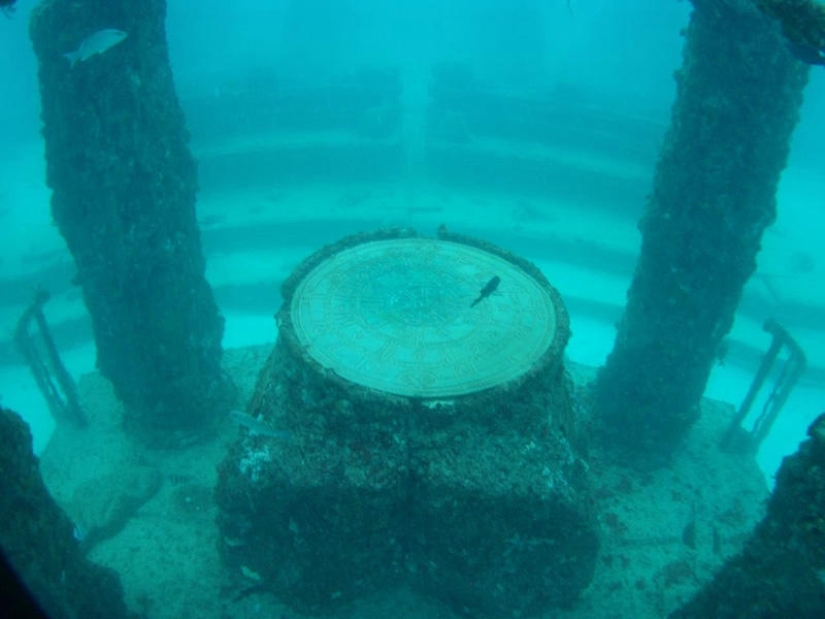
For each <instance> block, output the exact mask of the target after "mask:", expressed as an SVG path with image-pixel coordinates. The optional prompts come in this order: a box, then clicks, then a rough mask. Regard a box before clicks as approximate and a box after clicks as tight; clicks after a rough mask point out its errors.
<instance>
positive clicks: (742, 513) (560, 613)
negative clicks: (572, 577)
mask: <svg viewBox="0 0 825 619" xmlns="http://www.w3.org/2000/svg"><path fill="white" fill-rule="evenodd" d="M270 350H271V346H268V345H267V346H257V347H249V348H240V349H232V350H228V351H226V353H225V357H224V365H225V368H226V370H227V371H228V372H229V373H230V374H231V375H232V377H233V379H234V380H235V382H236V384H237V385H238V387H239V389H240V394H241V398H242V399H241V401H242V402H246V401H247V400H248V398H249V397H250V396H251V394H252V391H253V389H254V384H255V380H256V378H257V374H258V370H259V368H260V367H261V366H262V365H263V362H264V359H265V358H266V356H267V355H268V354H269V352H270ZM568 370H569V371H570V373H571V375H572V378H573V380H574V382H575V384H576V385H577V386H581V385H584V384H586V383H587V382H588V381H589V380H591V379H592V377H593V372H594V371H593V370H592V368H587V367H584V366H578V365H575V364H572V363H568ZM78 389H79V393H80V397H81V402H82V405H83V408H84V410H85V411H86V412H87V414H88V416H89V418H90V424H89V426H88V427H87V428H84V429H77V428H73V427H70V426H61V425H59V426H58V428H57V430H56V431H55V433H54V435H53V437H52V439H51V441H50V443H49V445H48V446H47V448H46V449H45V451H44V453H43V454H42V457H41V469H42V472H43V477H44V479H45V481H46V484H47V486H48V487H49V489H50V491H51V492H52V494H53V495H54V497H55V498H56V500H57V501H58V503H59V504H60V505H61V506H62V507H63V508H64V509H65V510H66V511H67V512H68V513H69V515H70V516H71V517H73V519H74V520H75V521H76V522H78V520H84V521H85V522H78V534H79V535H81V536H82V535H84V534H85V533H86V529H87V528H89V527H95V526H101V525H100V522H107V523H108V522H109V521H111V520H112V519H115V520H119V522H116V523H115V526H116V528H117V529H118V530H117V532H116V533H115V534H114V535H112V536H111V537H108V538H106V539H103V540H102V541H100V542H99V543H97V544H96V545H94V546H93V547H92V548H91V550H90V552H89V557H90V559H92V560H93V561H95V562H97V563H100V564H102V565H106V566H108V567H111V568H113V569H115V570H116V571H117V572H118V573H119V574H120V577H121V580H122V582H123V586H124V590H125V594H126V601H127V604H128V605H129V607H130V608H131V609H133V610H135V611H137V612H139V613H141V614H142V615H144V616H145V617H146V618H147V619H189V618H191V619H195V618H197V619H227V618H238V619H247V618H252V617H268V618H276V619H290V618H297V617H307V615H304V614H300V613H297V612H295V611H293V610H291V609H290V608H288V607H287V606H285V605H283V604H282V603H280V602H279V600H278V599H277V598H276V597H275V596H274V595H272V594H269V593H265V592H262V593H250V594H248V595H244V596H239V595H238V594H239V592H241V591H244V590H245V589H249V588H250V587H252V586H253V585H254V584H255V583H254V581H250V580H249V579H248V578H246V577H245V576H244V574H241V573H235V570H230V569H229V568H227V567H225V566H224V565H223V564H222V562H221V560H220V557H219V553H218V547H219V542H220V532H219V530H218V527H217V525H216V516H217V507H216V506H215V503H214V501H213V488H214V486H215V483H216V481H217V466H218V464H219V463H220V462H221V461H222V459H223V458H224V455H225V453H226V451H227V448H228V446H229V445H230V444H231V443H232V442H233V441H235V440H237V439H238V437H239V436H240V433H241V430H240V429H239V428H238V426H237V424H235V423H234V422H232V421H230V420H229V419H227V421H226V423H225V424H224V426H223V427H222V428H221V432H220V433H219V435H218V436H217V437H216V438H215V439H214V440H212V441H211V442H209V443H205V444H200V445H196V446H193V447H190V448H188V449H185V450H164V451H160V450H150V449H147V448H145V447H143V446H142V445H140V444H138V443H136V442H135V441H134V440H133V439H132V438H131V437H130V436H129V435H127V434H125V433H124V432H123V430H122V424H121V416H122V409H121V406H120V405H119V403H118V402H117V400H116V398H115V397H114V394H113V391H112V389H111V386H110V385H109V383H108V382H107V381H106V380H105V379H104V378H102V377H101V376H100V375H99V374H97V373H91V374H86V375H84V376H83V377H82V378H81V380H80V381H79V384H78ZM733 412H734V411H733V408H732V407H731V406H730V405H727V404H722V403H718V402H714V401H709V400H706V401H705V402H704V403H703V410H702V417H701V419H700V421H699V422H698V423H697V424H696V425H695V427H694V428H693V430H692V431H691V433H690V435H689V437H688V440H687V441H686V442H685V444H684V445H683V447H682V448H681V449H680V450H679V452H678V453H677V454H675V455H674V459H673V463H672V466H670V467H668V468H665V469H660V470H658V471H654V472H649V473H639V472H638V471H634V470H631V469H625V468H621V467H616V466H613V465H610V464H608V463H606V462H605V461H604V460H603V459H602V458H600V457H599V454H598V453H591V454H590V456H589V458H588V462H589V464H590V470H591V474H592V480H593V486H594V496H595V500H596V501H597V505H598V510H599V514H600V516H599V520H600V525H601V536H602V539H601V549H600V552H599V556H598V558H597V564H596V571H595V575H594V578H593V581H592V583H591V585H590V586H589V587H588V588H587V589H586V590H585V591H584V592H583V593H582V595H581V596H580V598H579V600H578V601H577V603H576V604H575V606H574V607H573V608H570V609H564V610H556V611H551V612H548V613H546V614H545V615H544V616H545V617H559V618H564V619H584V618H589V619H590V618H603V617H604V618H611V617H615V618H620V617H634V618H636V619H647V618H661V617H665V616H667V614H668V613H669V612H671V611H672V610H674V609H675V608H677V607H678V606H679V605H680V604H681V603H682V602H684V601H685V600H687V599H688V598H689V597H690V596H691V595H692V593H693V592H694V591H696V590H697V588H698V587H699V586H701V584H702V583H703V582H705V581H706V580H707V579H709V578H710V577H711V576H712V574H713V572H714V570H716V569H717V568H718V567H719V566H720V565H721V564H722V562H723V561H724V559H725V558H726V557H728V556H730V555H731V554H734V553H735V552H737V551H738V550H739V549H740V548H741V546H742V544H743V542H744V541H745V540H746V539H747V536H748V534H749V532H750V530H751V529H752V527H753V525H754V524H755V523H756V522H757V521H758V520H759V519H760V518H761V516H762V514H763V511H764V505H765V500H766V499H767V497H768V490H767V488H766V487H765V481H764V477H763V474H762V473H761V471H760V470H759V468H758V467H757V465H756V462H755V460H754V459H753V458H744V457H741V456H734V455H730V454H726V453H723V452H721V451H720V450H719V448H718V447H717V445H718V441H719V439H720V437H721V436H722V435H723V434H724V432H725V430H726V429H727V426H728V424H729V423H730V419H731V417H732V416H733ZM147 470H148V471H152V472H155V471H157V472H159V473H160V478H161V483H160V486H159V489H157V491H156V492H154V493H153V494H152V495H151V497H150V498H148V499H145V498H144V497H138V498H134V497H131V498H130V497H129V494H128V493H129V492H130V490H131V489H132V487H135V486H139V484H135V483H133V482H131V480H132V479H134V476H138V477H139V476H140V475H141V474H143V473H142V472H145V471H147ZM154 474H155V475H156V473H154ZM90 492H94V502H93V499H92V497H91V496H90V494H89V493H90ZM124 496H125V497H126V498H124ZM90 506H94V507H95V509H94V510H93V509H91V507H90ZM96 519H97V520H96ZM107 526H108V525H107ZM276 560H277V557H273V561H276ZM325 616H326V617H331V618H333V619H339V618H340V619H343V618H348V619H352V618H362V619H378V618H381V619H386V617H388V616H395V617H404V618H409V619H416V618H422V619H423V618H425V617H426V618H444V619H449V618H452V617H457V615H455V614H454V613H453V612H452V611H451V610H450V609H449V608H447V607H446V606H444V605H443V604H441V603H440V602H438V601H437V600H432V599H427V598H423V597H421V596H418V595H416V594H415V593H414V592H411V591H408V590H406V589H394V590H390V591H384V592H381V593H377V594H374V595H372V596H369V597H366V598H363V599H361V600H359V601H357V602H355V603H352V604H349V605H346V606H343V607H341V608H339V609H338V610H336V611H334V612H333V613H331V614H327V615H325Z"/></svg>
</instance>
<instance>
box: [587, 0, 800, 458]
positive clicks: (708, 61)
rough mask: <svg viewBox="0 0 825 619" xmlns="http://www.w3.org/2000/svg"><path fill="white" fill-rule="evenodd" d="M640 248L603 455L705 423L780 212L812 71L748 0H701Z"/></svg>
mask: <svg viewBox="0 0 825 619" xmlns="http://www.w3.org/2000/svg"><path fill="white" fill-rule="evenodd" d="M694 6H695V8H694V11H693V14H692V15H691V18H690V24H689V26H688V28H687V30H686V33H685V48H684V55H683V65H682V68H681V69H680V70H679V71H678V73H677V74H676V80H677V87H678V92H677V97H676V101H675V103H674V106H673V112H672V120H671V127H670V130H669V132H668V134H667V137H666V139H665V143H664V146H663V147H662V152H661V155H660V157H659V162H658V165H657V168H656V176H655V179H654V185H653V191H652V193H651V196H650V199H649V203H648V206H647V212H646V213H645V215H644V217H643V218H642V221H641V222H640V224H639V226H640V229H641V232H642V238H643V242H642V249H641V255H640V257H639V262H638V265H637V267H636V273H635V275H634V279H633V282H632V284H631V287H630V290H629V292H628V302H627V307H626V308H625V313H624V316H623V318H622V320H621V323H620V324H619V331H618V335H617V338H616V343H615V346H614V349H613V351H612V353H611V354H610V357H609V358H608V360H607V364H606V366H605V367H604V368H603V369H602V370H601V372H600V374H599V376H598V379H597V381H596V386H595V400H594V403H595V407H596V413H597V415H598V417H599V418H600V421H599V424H600V428H599V429H600V430H601V431H603V438H604V443H605V446H607V447H608V448H611V449H615V450H617V451H618V452H620V453H621V455H622V457H624V456H626V457H627V458H629V459H631V460H635V461H637V463H640V464H656V463H661V462H662V461H664V460H666V459H667V457H668V455H669V454H670V453H671V452H672V450H673V449H674V447H675V446H676V445H677V444H678V443H679V442H680V441H681V440H682V438H683V437H684V436H685V434H686V433H687V432H688V430H689V429H690V427H691V425H692V424H693V422H694V421H695V420H696V419H697V417H698V416H699V403H700V400H701V397H702V393H703V392H704V389H705V384H706V382H707V379H708V375H709V374H710V370H711V368H712V366H713V363H714V360H715V359H716V355H717V350H718V348H719V345H720V342H721V340H722V338H723V337H724V335H725V334H726V333H727V332H728V331H729V329H730V327H731V324H732V323H733V318H734V311H735V310H736V306H737V304H738V303H739V298H740V295H741V293H742V288H743V287H744V285H745V283H746V282H747V280H748V278H749V277H750V276H751V275H752V273H753V271H754V269H755V267H756V255H757V253H758V251H759V247H760V241H761V238H762V233H763V232H764V230H765V228H766V227H767V226H769V225H770V224H771V223H772V222H773V220H774V218H775V216H776V197H775V194H776V186H777V182H778V180H779V175H780V173H781V171H782V169H783V168H784V166H785V162H786V159H787V155H788V149H789V140H790V137H791V133H792V131H793V128H794V126H795V125H796V122H797V119H798V112H799V106H800V104H801V102H802V91H803V89H804V87H805V84H806V81H807V75H808V70H807V67H806V66H804V65H803V64H801V63H800V62H798V61H797V60H796V59H794V58H793V57H792V56H791V55H790V53H789V52H788V47H787V45H786V41H785V40H784V39H783V38H782V36H781V33H780V29H779V27H778V25H777V24H775V23H774V22H773V21H771V20H770V19H768V18H767V17H766V16H764V15H763V14H761V13H760V12H759V11H758V10H757V9H756V8H755V7H754V6H753V5H752V3H750V2H718V1H716V0H694Z"/></svg>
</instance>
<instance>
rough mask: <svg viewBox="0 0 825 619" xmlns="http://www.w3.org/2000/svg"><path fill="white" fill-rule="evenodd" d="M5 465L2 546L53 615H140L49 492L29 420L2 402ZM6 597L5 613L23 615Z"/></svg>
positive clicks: (0, 497) (105, 618)
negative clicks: (76, 534)
mask: <svg viewBox="0 0 825 619" xmlns="http://www.w3.org/2000/svg"><path fill="white" fill-rule="evenodd" d="M0 470H1V471H3V474H2V475H0V522H2V523H3V526H2V527H0V547H2V549H3V556H4V558H5V559H6V560H8V561H9V563H11V565H12V567H13V568H14V570H15V572H16V573H17V575H18V576H19V577H20V579H21V580H22V581H23V583H24V584H25V585H26V587H27V588H28V590H29V591H30V592H31V594H32V595H33V596H34V598H35V599H36V600H37V603H38V605H39V606H40V607H41V608H42V609H43V611H44V612H46V613H47V614H48V616H49V617H51V618H52V619H71V618H74V617H85V618H87V619H126V618H127V617H132V616H134V615H132V614H131V613H129V612H128V611H127V609H126V604H125V603H124V601H123V587H122V585H121V582H120V577H119V576H118V575H117V572H115V571H114V570H112V569H110V568H107V567H103V566H100V565H97V564H95V563H92V562H91V561H89V560H88V559H86V557H85V556H84V555H83V553H82V552H81V550H80V546H79V544H78V542H77V539H75V537H74V536H73V533H72V529H73V525H72V522H71V521H70V520H69V518H68V517H67V516H66V514H65V513H64V512H63V510H62V509H60V507H58V505H57V503H55V502H54V499H52V497H51V496H50V495H49V491H48V490H47V489H46V486H45V485H44V484H43V479H42V478H41V477H40V469H39V462H38V460H37V458H36V457H35V456H34V454H33V453H32V437H31V433H30V432H29V428H28V426H27V425H26V423H25V422H24V421H23V420H22V419H21V418H20V417H19V416H18V415H17V414H16V413H15V412H13V411H11V410H8V409H5V408H2V407H0ZM6 584H7V583H6V582H3V585H6ZM2 600H3V610H4V613H3V615H4V616H7V617H11V616H17V615H16V614H15V613H14V612H13V610H10V609H9V607H7V606H6V604H7V603H8V597H7V590H6V589H3V590H2ZM12 608H13V607H12ZM15 610H18V609H15ZM19 616H24V615H19ZM25 616H29V615H25ZM44 616H45V615H44Z"/></svg>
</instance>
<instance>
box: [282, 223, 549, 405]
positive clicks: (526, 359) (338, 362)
mask: <svg viewBox="0 0 825 619" xmlns="http://www.w3.org/2000/svg"><path fill="white" fill-rule="evenodd" d="M494 276H498V277H499V278H500V280H501V281H500V283H499V285H498V288H497V289H496V290H495V291H494V292H493V293H492V294H490V295H489V296H488V297H486V298H484V299H483V300H482V301H480V302H479V303H478V304H477V305H475V306H474V307H470V305H471V303H472V302H473V301H474V300H475V299H476V298H477V297H478V296H479V293H480V292H481V289H482V288H484V286H485V285H486V284H487V282H489V281H490V279H491V278H492V277H494ZM290 312H291V316H292V322H293V325H294V328H295V332H296V335H297V337H298V341H299V342H300V343H301V345H303V346H304V347H305V349H306V351H307V353H308V354H309V355H310V356H311V357H313V358H314V359H315V360H316V361H318V362H319V363H320V364H321V366H322V367H324V368H327V369H329V370H332V371H334V372H335V373H336V374H338V375H339V376H340V377H341V378H344V379H346V380H349V381H351V382H354V383H358V384H361V385H364V386H367V387H370V388H373V389H377V390H380V391H386V392H388V393H393V394H397V395H403V396H412V397H423V398H443V397H449V396H458V395H463V394H468V393H473V392H476V391H481V390H483V389H487V388H490V387H494V386H496V385H499V384H502V383H505V382H507V381H509V380H512V379H514V378H517V377H518V376H520V375H522V374H524V373H525V372H527V371H528V370H529V369H530V368H531V367H532V366H533V364H534V363H535V362H536V361H537V360H538V359H539V357H541V356H542V354H544V352H545V351H546V350H547V348H548V347H549V346H550V344H551V343H552V341H553V337H554V334H555V330H556V313H555V307H554V305H553V301H552V298H551V297H550V295H549V294H548V292H547V290H546V289H545V288H544V287H543V286H542V285H541V284H539V283H538V282H537V281H536V280H534V279H533V278H532V277H530V276H529V275H528V274H527V273H525V272H524V271H522V270H521V269H519V268H518V267H517V266H516V265H514V264H512V263H511V262H508V261H507V260H505V259H503V258H501V257H499V256H496V255H495V254H491V253H488V252H486V251H483V250H481V249H478V248H475V247H472V246H469V245H464V244H460V243H454V242H449V241H439V240H435V239H422V238H410V239H392V240H384V241H372V242H368V243H363V244H361V245H356V246H355V247H351V248H348V249H345V250H343V251H341V252H339V253H337V254H335V255H334V256H331V257H330V258H327V259H326V260H325V261H324V262H322V263H321V264H319V265H318V266H317V267H315V268H314V269H313V270H312V271H310V272H309V273H308V274H307V276H306V277H305V278H304V279H303V280H302V281H301V283H300V284H299V286H298V288H297V289H296V291H295V294H294V296H293V298H292V305H291V307H290Z"/></svg>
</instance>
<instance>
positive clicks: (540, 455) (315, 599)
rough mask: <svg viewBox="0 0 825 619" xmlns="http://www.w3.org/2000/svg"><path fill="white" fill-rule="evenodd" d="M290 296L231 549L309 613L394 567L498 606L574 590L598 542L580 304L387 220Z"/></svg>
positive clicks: (467, 245) (248, 438)
mask: <svg viewBox="0 0 825 619" xmlns="http://www.w3.org/2000/svg"><path fill="white" fill-rule="evenodd" d="M282 294H283V297H284V304H283V306H282V308H281V310H280V311H279V312H278V316H277V318H278V322H279V325H280V328H279V337H278V341H277V343H276V345H275V348H274V350H273V351H272V353H271V355H270V357H269V359H268V360H267V362H266V364H265V365H264V367H263V368H262V370H261V372H260V375H259V377H258V382H257V387H256V389H255V393H254V395H253V396H252V399H251V401H250V404H249V406H248V410H249V413H250V417H251V419H254V422H253V421H251V420H250V421H249V422H248V423H247V424H246V425H248V426H249V427H250V432H249V433H244V436H242V437H241V438H240V439H238V441H237V442H236V443H235V444H234V445H233V446H232V448H231V450H230V453H229V455H228V457H227V458H226V459H225V460H224V462H223V463H222V465H221V467H220V470H219V482H218V487H217V492H216V498H217V501H218V505H219V508H220V510H221V512H220V516H219V520H218V523H219V526H220V529H221V534H222V543H221V548H220V549H221V553H222V555H223V556H224V559H225V560H226V562H227V564H228V565H229V566H230V567H231V568H233V569H235V570H242V571H244V573H245V574H247V575H250V574H254V577H255V578H257V579H258V580H259V581H260V583H261V585H262V586H263V587H265V588H267V589H269V590H271V591H273V592H275V593H276V594H277V595H278V596H279V597H280V598H281V599H283V600H284V602H286V603H287V604H289V605H291V606H294V607H296V608H299V609H302V610H304V611H317V610H321V609H325V608H329V607H332V606H335V605H339V604H341V603H345V602H349V601H351V600H353V599H354V598H355V597H357V596H361V595H365V594H368V593H371V592H373V591H375V590H376V589H378V588H380V587H384V586H388V585H394V584H398V583H403V584H406V585H408V586H412V587H413V588H415V589H417V590H419V591H422V592H424V593H428V594H431V595H433V596H434V597H437V598H439V599H441V600H443V601H444V602H445V603H447V604H449V605H450V606H451V607H453V608H454V609H456V610H457V611H461V609H470V610H471V611H472V612H481V613H484V614H485V615H491V616H513V615H520V614H522V613H529V614H532V613H536V612H539V611H542V610H544V609H546V608H552V607H558V606H565V605H569V604H570V603H571V602H572V601H573V600H574V599H575V598H576V596H577V595H578V594H579V592H580V591H581V590H583V589H584V588H585V587H586V586H587V584H588V583H589V582H590V579H591V578H592V574H593V570H594V564H595V557H596V553H597V550H598V545H599V540H598V534H597V525H596V521H595V513H594V511H593V502H592V500H591V497H590V485H589V480H588V476H587V468H588V467H587V465H586V464H585V462H584V460H582V458H581V456H580V451H579V436H578V433H579V432H580V431H581V428H579V427H578V420H577V419H576V416H575V414H574V412H573V404H572V399H571V393H570V389H571V385H570V382H569V378H568V377H567V375H566V373H565V370H564V366H563V364H562V356H563V352H564V347H565V345H566V343H567V340H568V337H569V327H568V319H567V313H566V310H565V308H564V305H563V303H562V301H561V298H560V297H559V295H558V293H557V292H556V291H555V289H554V288H553V287H552V286H550V284H549V283H548V282H547V280H546V279H545V278H544V277H543V276H542V275H541V273H540V272H539V271H538V269H537V268H536V267H535V266H533V265H532V264H530V263H529V262H527V261H525V260H522V259H520V258H518V257H516V256H514V255H512V254H510V253H509V252H506V251H504V250H501V249H499V248H497V247H495V246H492V245H490V244H487V243H483V242H479V241H475V240H473V239H469V238H466V237H463V236H460V235H455V234H450V233H449V232H447V231H446V230H444V229H443V228H442V229H441V230H440V231H439V235H438V238H435V239H433V238H423V237H420V236H418V235H417V234H415V233H414V232H413V231H410V230H403V229H399V230H387V231H381V232H376V233H373V234H362V235H356V236H354V237H348V238H345V239H343V240H342V241H340V242H338V243H336V244H334V245H331V246H327V247H325V248H323V249H322V250H320V251H318V252H317V253H315V254H313V255H312V256H310V257H309V258H307V259H306V260H305V261H304V262H303V263H302V264H301V265H299V266H298V268H297V269H296V270H295V271H294V273H293V275H292V276H291V277H290V278H289V279H288V280H287V281H286V282H285V283H284V285H283V289H282ZM261 424H266V426H268V427H269V428H270V430H263V431H262V428H261Z"/></svg>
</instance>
